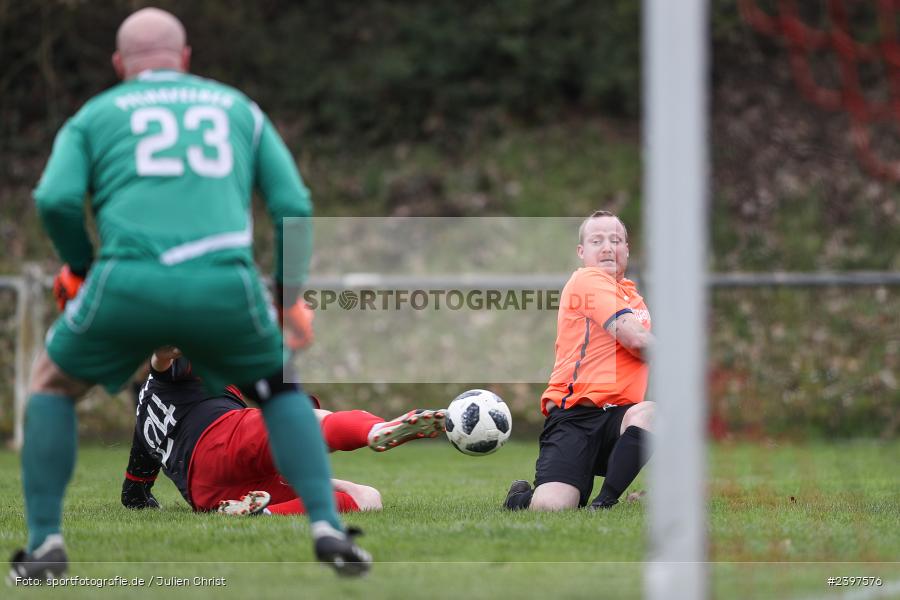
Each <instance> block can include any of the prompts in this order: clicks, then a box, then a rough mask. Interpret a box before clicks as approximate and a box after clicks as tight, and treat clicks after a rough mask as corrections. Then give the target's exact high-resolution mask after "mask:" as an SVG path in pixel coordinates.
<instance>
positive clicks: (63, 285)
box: [53, 265, 84, 311]
mask: <svg viewBox="0 0 900 600" xmlns="http://www.w3.org/2000/svg"><path fill="white" fill-rule="evenodd" d="M83 283H84V275H76V274H75V273H74V272H72V269H71V268H70V267H69V265H63V267H62V269H60V270H59V273H58V274H57V275H56V277H55V278H54V279H53V296H54V297H55V298H56V307H57V308H59V310H60V311H63V310H65V308H66V303H67V302H68V301H69V300H71V299H72V298H74V297H75V295H76V294H77V293H78V290H80V289H81V284H83Z"/></svg>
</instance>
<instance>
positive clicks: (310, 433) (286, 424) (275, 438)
mask: <svg viewBox="0 0 900 600" xmlns="http://www.w3.org/2000/svg"><path fill="white" fill-rule="evenodd" d="M262 413H263V418H264V419H265V421H266V429H268V430H269V445H270V446H271V447H272V456H273V458H274V459H275V466H276V467H278V471H279V472H280V473H281V474H282V475H284V477H285V479H287V481H288V483H290V484H291V487H293V488H294V491H295V492H297V494H298V495H299V496H300V497H301V498H302V499H303V504H304V505H305V506H306V512H307V514H308V515H309V522H310V523H315V522H317V521H326V522H327V523H328V524H330V525H331V526H332V527H334V528H335V529H337V530H338V531H343V530H344V527H343V526H342V525H341V521H340V519H339V518H338V514H337V509H336V507H335V504H334V491H333V490H332V488H331V465H330V464H329V462H328V452H327V451H326V449H325V441H324V440H323V439H322V430H321V428H320V427H319V421H318V419H316V415H315V413H314V412H313V408H312V403H311V402H310V400H309V398H308V397H307V396H306V394H304V393H302V392H283V393H281V394H278V395H277V396H274V397H272V398H270V399H269V400H267V401H266V402H264V403H263V405H262Z"/></svg>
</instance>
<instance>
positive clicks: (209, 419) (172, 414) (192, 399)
mask: <svg viewBox="0 0 900 600" xmlns="http://www.w3.org/2000/svg"><path fill="white" fill-rule="evenodd" d="M232 390H233V388H226V390H225V392H224V393H223V394H221V395H218V396H212V397H210V396H207V395H206V390H205V388H204V387H203V382H201V381H200V379H199V378H197V377H196V376H194V375H193V374H192V372H191V363H190V361H188V360H187V359H185V358H179V359H178V360H176V361H174V362H173V363H172V366H171V367H170V368H169V369H167V370H166V371H162V372H161V371H156V370H153V369H151V370H150V375H149V377H148V378H147V382H146V383H145V384H144V386H143V387H142V388H141V392H140V397H139V400H138V406H137V423H136V425H135V429H134V439H133V441H132V447H131V458H130V460H129V463H128V474H129V475H131V476H136V477H139V478H142V479H143V478H152V477H155V475H156V473H158V472H159V468H160V466H162V469H163V472H164V473H165V474H166V476H168V477H169V479H171V480H172V481H173V482H174V483H175V485H176V487H178V491H180V492H181V495H182V496H184V499H185V500H187V501H188V503H190V504H191V505H192V506H193V503H192V502H191V498H190V494H189V492H188V467H189V466H190V464H191V455H192V454H193V452H194V446H196V445H197V442H198V441H199V440H200V436H201V435H203V432H204V431H205V430H206V428H207V427H209V426H210V425H212V424H213V422H214V421H215V420H216V419H218V418H219V417H221V416H222V415H224V414H225V413H227V412H230V411H232V410H241V409H244V408H247V405H246V404H244V402H243V401H242V400H241V398H240V396H239V395H238V394H239V392H235V391H232Z"/></svg>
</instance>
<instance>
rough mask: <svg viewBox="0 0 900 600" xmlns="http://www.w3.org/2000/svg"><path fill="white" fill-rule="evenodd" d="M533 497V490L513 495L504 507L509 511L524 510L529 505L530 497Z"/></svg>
mask: <svg viewBox="0 0 900 600" xmlns="http://www.w3.org/2000/svg"><path fill="white" fill-rule="evenodd" d="M533 495H534V488H532V489H530V490H525V491H524V492H519V493H517V494H513V495H512V496H510V497H509V498H508V499H507V500H506V503H505V505H504V506H506V508H508V509H509V510H525V509H526V508H528V507H529V506H530V505H531V497H532V496H533Z"/></svg>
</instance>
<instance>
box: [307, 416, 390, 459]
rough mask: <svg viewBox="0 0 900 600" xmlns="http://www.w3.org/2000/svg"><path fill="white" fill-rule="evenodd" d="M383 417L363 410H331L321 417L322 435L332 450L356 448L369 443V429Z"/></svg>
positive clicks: (380, 421) (381, 420)
mask: <svg viewBox="0 0 900 600" xmlns="http://www.w3.org/2000/svg"><path fill="white" fill-rule="evenodd" d="M376 423H384V419H382V418H381V417H376V416H375V415H373V414H372V413H368V412H366V411H364V410H344V411H339V412H333V413H331V414H330V415H328V416H327V417H325V418H324V419H322V435H323V436H324V437H325V444H326V445H327V446H328V447H329V448H331V449H332V450H356V449H357V448H362V447H364V446H366V445H368V443H369V439H368V436H369V430H370V429H372V425H374V424H376Z"/></svg>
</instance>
